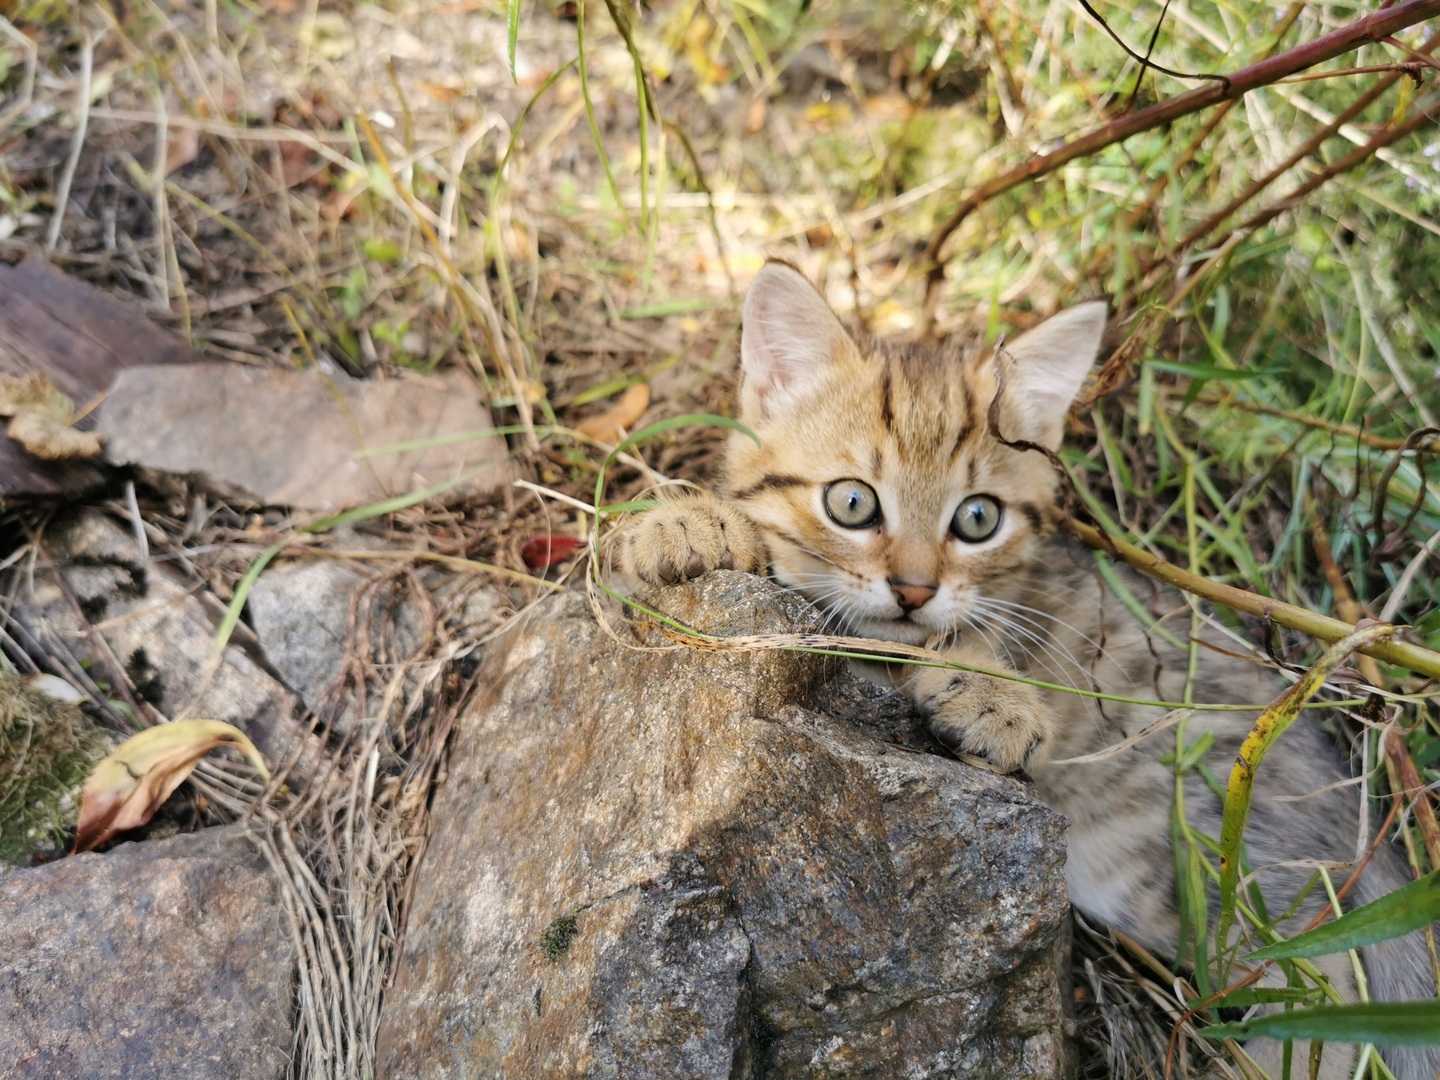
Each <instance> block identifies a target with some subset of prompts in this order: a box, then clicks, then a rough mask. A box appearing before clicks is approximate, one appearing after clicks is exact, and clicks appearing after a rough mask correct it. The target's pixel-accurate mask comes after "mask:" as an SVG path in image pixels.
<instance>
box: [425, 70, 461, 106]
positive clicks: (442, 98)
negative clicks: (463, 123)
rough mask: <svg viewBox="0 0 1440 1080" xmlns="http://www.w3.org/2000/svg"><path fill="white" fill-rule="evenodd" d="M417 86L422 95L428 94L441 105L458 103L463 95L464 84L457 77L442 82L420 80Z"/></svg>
mask: <svg viewBox="0 0 1440 1080" xmlns="http://www.w3.org/2000/svg"><path fill="white" fill-rule="evenodd" d="M417 85H418V86H419V87H420V90H421V91H422V92H423V93H426V94H429V95H430V96H431V97H432V98H434V99H435V100H436V101H438V102H439V103H440V104H441V105H449V104H451V103H452V102H456V101H459V100H460V95H462V94H463V93H465V84H464V82H463V81H462V80H461V79H460V78H459V77H458V76H452V77H450V78H447V79H446V80H445V81H444V82H431V81H429V80H428V79H421V80H420V81H419V83H418V84H417Z"/></svg>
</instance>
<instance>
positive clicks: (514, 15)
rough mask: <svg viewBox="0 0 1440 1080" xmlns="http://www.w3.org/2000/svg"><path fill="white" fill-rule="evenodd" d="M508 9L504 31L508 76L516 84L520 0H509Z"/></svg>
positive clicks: (517, 81) (517, 80)
mask: <svg viewBox="0 0 1440 1080" xmlns="http://www.w3.org/2000/svg"><path fill="white" fill-rule="evenodd" d="M507 7H508V8H509V10H508V11H507V12H506V13H505V22H506V32H507V34H508V35H509V40H508V42H507V44H508V47H509V54H508V55H509V57H510V78H511V80H512V81H513V82H515V83H516V84H518V83H519V82H520V80H519V79H518V78H517V77H516V75H515V44H516V42H518V41H519V40H520V0H509V4H508V5H507Z"/></svg>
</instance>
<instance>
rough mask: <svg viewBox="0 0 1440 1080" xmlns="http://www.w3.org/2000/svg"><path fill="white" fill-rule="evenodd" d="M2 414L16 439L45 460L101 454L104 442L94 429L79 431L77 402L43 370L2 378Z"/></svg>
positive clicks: (0, 409)
mask: <svg viewBox="0 0 1440 1080" xmlns="http://www.w3.org/2000/svg"><path fill="white" fill-rule="evenodd" d="M0 416H8V417H10V424H9V426H8V427H7V428H6V430H5V434H7V435H9V436H10V438H11V439H12V440H14V441H15V442H16V443H17V444H19V445H20V446H21V447H22V448H23V449H24V450H26V451H27V452H28V453H30V454H33V455H34V456H35V457H37V458H40V459H41V460H43V461H68V460H75V459H84V458H93V457H97V456H98V455H99V453H100V450H101V448H102V446H103V443H102V442H101V440H100V436H99V435H97V434H95V432H93V431H76V430H75V429H74V428H73V427H71V426H70V425H71V424H72V423H73V422H74V420H75V403H74V402H73V401H71V400H70V398H69V397H68V396H66V395H65V394H63V393H61V392H60V391H59V390H57V389H56V388H55V386H54V385H53V384H52V383H51V382H50V380H49V379H47V378H46V377H45V376H44V375H43V374H42V373H40V372H38V371H36V372H32V373H31V374H29V375H20V376H16V375H8V376H6V377H5V378H3V379H0Z"/></svg>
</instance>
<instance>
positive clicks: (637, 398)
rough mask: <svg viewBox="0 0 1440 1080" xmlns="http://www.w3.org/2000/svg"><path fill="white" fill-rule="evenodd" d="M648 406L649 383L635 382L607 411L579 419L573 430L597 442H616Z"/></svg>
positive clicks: (631, 427) (633, 424)
mask: <svg viewBox="0 0 1440 1080" xmlns="http://www.w3.org/2000/svg"><path fill="white" fill-rule="evenodd" d="M649 407H650V384H649V383H643V382H642V383H636V384H635V385H634V386H632V387H630V389H629V390H626V391H625V393H623V394H621V395H620V400H619V401H617V402H616V403H615V404H614V406H613V407H612V408H611V409H610V410H609V411H608V412H603V413H601V414H600V415H599V416H592V417H590V419H588V420H582V421H580V423H578V424H576V425H575V430H576V431H578V432H580V434H582V435H588V436H590V438H592V439H594V440H595V441H597V442H603V443H611V444H614V443H618V442H619V441H620V440H621V439H623V438H624V437H625V435H624V432H626V431H629V430H631V429H633V428H634V426H635V422H636V421H637V420H639V419H640V417H642V416H644V415H645V410H646V409H647V408H649Z"/></svg>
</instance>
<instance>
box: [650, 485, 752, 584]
mask: <svg viewBox="0 0 1440 1080" xmlns="http://www.w3.org/2000/svg"><path fill="white" fill-rule="evenodd" d="M622 563H623V566H624V569H625V571H626V572H627V573H628V574H630V575H631V576H633V577H635V578H638V579H639V580H641V581H644V582H647V583H649V584H651V585H673V584H674V583H675V582H677V581H685V580H688V579H689V578H695V577H699V576H700V575H701V574H704V573H706V572H707V571H710V570H743V571H745V572H746V573H751V574H753V573H756V572H758V571H759V570H760V569H761V567H762V566H763V559H762V556H761V547H760V540H759V537H758V536H756V534H755V527H754V525H752V524H751V523H750V521H749V520H748V519H746V518H745V517H744V516H743V515H742V514H740V513H739V512H738V511H736V510H734V509H732V508H730V507H728V506H726V505H724V504H723V503H720V502H717V501H715V500H713V499H708V498H707V499H699V498H691V499H682V500H678V501H676V502H673V503H665V504H663V505H661V506H657V507H655V509H653V510H648V511H646V512H645V513H644V514H643V515H642V516H641V518H640V520H639V521H638V522H636V524H635V525H634V527H633V528H632V529H631V532H630V535H629V536H627V537H626V538H625V541H624V547H623V549H622Z"/></svg>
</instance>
